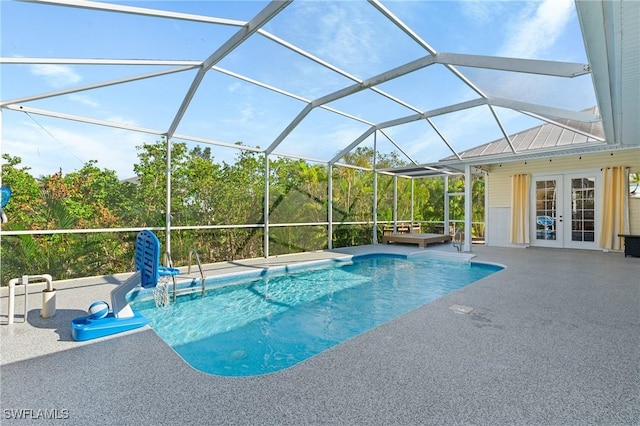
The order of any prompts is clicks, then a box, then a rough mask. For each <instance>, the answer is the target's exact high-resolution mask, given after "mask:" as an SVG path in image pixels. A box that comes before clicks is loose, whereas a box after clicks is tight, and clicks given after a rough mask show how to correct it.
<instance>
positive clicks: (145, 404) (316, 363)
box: [0, 245, 640, 425]
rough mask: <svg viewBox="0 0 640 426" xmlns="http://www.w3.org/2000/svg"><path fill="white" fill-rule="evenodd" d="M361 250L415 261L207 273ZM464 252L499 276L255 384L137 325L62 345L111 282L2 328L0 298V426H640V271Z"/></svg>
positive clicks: (604, 260)
mask: <svg viewBox="0 0 640 426" xmlns="http://www.w3.org/2000/svg"><path fill="white" fill-rule="evenodd" d="M442 248H445V249H449V246H447V247H444V246H443V247H440V249H442ZM370 249H374V250H380V249H384V250H393V251H396V252H416V251H421V250H424V249H416V248H415V247H405V246H393V247H391V246H381V245H379V246H369V247H361V248H355V249H349V250H336V251H335V252H333V253H327V252H315V253H306V254H303V255H289V256H281V257H277V258H271V259H257V260H252V261H239V262H230V263H225V264H219V265H218V266H216V268H218V269H219V270H223V271H227V272H228V271H230V270H237V268H240V269H242V268H256V267H258V268H259V267H262V265H263V264H264V262H267V263H270V264H282V263H283V262H284V263H290V262H297V261H300V259H303V260H304V261H309V260H316V259H320V258H324V257H326V256H329V257H334V256H340V255H341V254H342V253H350V252H359V251H362V250H364V251H367V250H370ZM429 249H432V248H429ZM429 249H427V250H429ZM436 249H437V247H436ZM454 251H455V250H454ZM473 254H475V255H476V258H475V260H478V261H486V262H494V263H500V264H504V265H506V266H507V269H505V270H503V271H501V272H499V273H496V274H493V275H491V276H489V277H487V278H485V279H483V280H480V281H478V282H476V283H474V284H471V285H469V286H467V287H465V288H463V289H461V290H458V291H456V292H453V293H451V294H449V295H447V296H445V297H442V298H441V299H438V300H436V301H434V302H432V303H429V304H427V305H425V306H423V307H421V308H419V309H416V310H415V311H412V312H410V313H408V314H406V315H403V316H401V317H399V318H397V319H395V320H393V321H391V322H389V323H387V324H384V325H382V326H380V327H377V328H375V329H373V330H371V331H369V332H366V333H364V334H362V335H360V336H358V337H356V338H354V339H352V340H350V341H347V342H345V343H343V344H340V345H338V346H336V347H334V348H332V349H330V350H327V351H325V352H323V353H321V354H319V355H317V356H315V357H313V358H311V359H309V360H307V361H305V362H302V363H300V364H298V365H296V366H294V367H292V368H290V369H287V370H284V371H281V372H277V373H273V374H269V375H265V376H258V377H247V378H226V377H217V376H211V375H207V374H204V373H201V372H198V371H196V370H194V369H192V368H191V367H190V366H189V365H187V364H186V363H184V362H183V361H182V359H181V358H180V357H179V356H178V355H177V354H176V353H175V352H173V350H172V349H171V348H169V347H168V346H167V345H166V344H164V342H162V340H160V338H158V337H157V336H156V335H155V333H154V332H153V331H152V330H150V329H148V328H147V327H145V328H143V329H140V330H139V331H133V332H129V333H124V334H120V335H116V336H113V337H110V338H104V339H97V340H93V341H88V342H74V341H73V340H72V339H71V330H70V321H71V319H72V318H74V317H76V316H80V315H84V314H85V310H86V307H87V306H88V304H89V303H90V302H91V301H93V300H96V299H103V300H108V297H109V292H110V290H111V289H112V288H113V286H114V285H115V282H114V280H111V281H112V282H107V281H109V280H96V279H92V280H89V279H87V280H78V281H75V282H73V283H71V282H70V283H65V282H55V283H54V284H55V287H56V288H57V289H58V292H57V313H56V315H55V316H54V317H53V318H49V319H43V318H41V317H40V316H39V313H40V296H39V294H32V295H31V296H30V303H29V311H28V313H27V318H26V321H24V322H23V319H22V315H21V313H22V297H19V298H18V299H17V302H16V314H17V316H16V323H15V324H12V325H7V324H6V319H7V317H6V314H7V310H6V305H7V299H6V296H5V297H2V298H0V338H1V340H0V345H1V346H0V373H1V374H0V392H1V393H0V409H1V410H2V411H1V412H0V416H1V418H2V424H3V425H4V424H13V423H15V424H30V423H33V424H39V425H44V424H69V425H71V424H77V425H87V424H100V425H102V424H137V425H160V424H162V425H164V424H242V425H246V424H252V425H253V424H268V425H280V424H283V425H284V424H286V425H288V424H291V425H301V424H336V425H356V424H357V425H361V424H368V425H369V424H380V425H395V424H400V425H415V424H487V425H517V424H526V425H566V424H605V425H618V424H620V425H623V424H640V258H632V257H627V258H625V257H624V256H623V254H621V253H602V252H599V251H578V250H557V249H537V248H529V249H505V248H495V247H486V246H473ZM78 285H79V286H78ZM4 290H6V289H4ZM32 291H33V290H32ZM2 294H3V295H4V293H2ZM456 307H470V308H473V310H472V311H471V312H470V313H468V314H464V313H460V312H461V311H460V310H459V309H456ZM452 308H453V309H452ZM18 417H23V419H18ZM24 417H27V419H26V420H25V419H24ZM47 417H57V419H55V418H54V419H51V420H46V418H47Z"/></svg>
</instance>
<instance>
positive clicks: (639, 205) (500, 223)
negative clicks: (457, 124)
mask: <svg viewBox="0 0 640 426" xmlns="http://www.w3.org/2000/svg"><path fill="white" fill-rule="evenodd" d="M608 166H627V167H630V168H631V169H630V173H640V149H635V150H627V151H613V152H603V153H596V154H583V155H582V156H580V155H573V156H568V157H556V158H552V159H549V158H546V159H539V160H527V161H526V162H525V161H523V160H521V161H517V162H510V163H502V164H492V165H490V166H487V167H483V169H485V170H488V172H489V178H488V179H487V181H488V184H489V188H488V190H487V192H488V204H489V210H488V212H487V244H488V245H494V246H512V244H510V243H509V229H510V220H511V219H510V218H511V176H512V175H514V174H516V173H530V174H543V173H544V174H553V173H559V174H566V173H573V172H580V171H582V170H593V169H596V168H597V169H600V168H602V167H608ZM629 221H630V223H629V225H630V231H631V233H632V234H640V198H630V199H629Z"/></svg>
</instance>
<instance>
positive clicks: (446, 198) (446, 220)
mask: <svg viewBox="0 0 640 426" xmlns="http://www.w3.org/2000/svg"><path fill="white" fill-rule="evenodd" d="M443 219H444V230H443V234H444V235H449V234H451V231H450V230H449V176H447V175H445V177H444V218H443Z"/></svg>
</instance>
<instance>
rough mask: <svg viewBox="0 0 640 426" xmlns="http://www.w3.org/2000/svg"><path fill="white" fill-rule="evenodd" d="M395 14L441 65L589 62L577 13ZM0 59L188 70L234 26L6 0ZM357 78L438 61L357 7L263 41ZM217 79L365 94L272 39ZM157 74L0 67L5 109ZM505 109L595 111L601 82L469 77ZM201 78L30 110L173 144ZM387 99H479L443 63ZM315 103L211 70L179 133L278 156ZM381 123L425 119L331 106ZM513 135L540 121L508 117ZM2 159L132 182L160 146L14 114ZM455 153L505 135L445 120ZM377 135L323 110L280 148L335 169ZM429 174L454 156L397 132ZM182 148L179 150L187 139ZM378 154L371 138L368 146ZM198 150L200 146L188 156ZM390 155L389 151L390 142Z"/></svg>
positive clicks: (224, 157)
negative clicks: (465, 57)
mask: <svg viewBox="0 0 640 426" xmlns="http://www.w3.org/2000/svg"><path fill="white" fill-rule="evenodd" d="M112 3H118V4H124V5H128V6H136V7H144V8H150V9H162V10H170V11H178V12H183V13H190V14H197V15H207V16H214V17H218V18H226V19H233V20H239V21H247V20H250V19H251V18H252V17H253V16H255V15H256V14H257V13H258V12H259V11H260V10H261V9H262V8H263V7H265V5H266V4H267V2H258V1H248V2H245V1H234V2H222V1H181V2H171V1H141V2H112ZM383 4H384V6H386V7H387V8H388V9H389V10H390V11H391V12H392V13H393V14H395V15H396V16H397V17H398V18H399V19H400V20H401V21H402V22H404V23H405V24H406V25H407V26H409V27H410V28H411V29H412V30H413V31H414V32H415V33H417V34H418V35H419V36H420V37H421V38H422V39H423V40H424V41H426V42H427V43H428V44H429V45H430V46H431V47H433V48H434V49H435V50H436V51H438V52H449V53H466V54H478V55H491V56H505V57H517V58H528V59H544V60H557V61H566V62H578V63H587V62H588V61H587V58H586V56H585V52H584V47H583V45H582V40H581V32H580V28H579V24H578V20H577V16H576V12H575V8H574V5H573V2H572V1H571V0H546V1H533V2H519V1H495V2H494V1H484V0H482V1H478V0H476V1H474V0H465V1H435V2H434V1H387V2H383ZM0 7H1V10H0V12H1V16H2V18H1V20H2V21H1V28H2V30H1V37H2V39H1V44H0V51H1V56H2V57H3V58H16V57H18V58H27V57H33V58H41V57H46V58H108V59H181V60H197V61H201V60H204V59H205V58H207V57H208V56H209V55H210V54H211V53H212V52H214V51H215V50H216V49H217V47H219V46H220V45H221V44H222V43H224V42H225V41H226V40H227V39H228V38H229V37H231V36H232V35H233V34H234V33H235V32H236V31H237V30H238V28H237V27H234V26H227V25H224V26H223V25H213V24H207V23H195V22H188V21H182V20H173V19H161V18H152V17H144V16H136V15H130V14H121V13H106V12H102V11H95V10H87V9H80V8H70V7H56V6H50V5H39V4H31V3H22V2H14V1H10V0H0ZM264 30H266V31H268V32H269V33H271V34H273V35H275V36H277V37H279V38H282V39H285V40H287V41H288V42H290V43H292V44H294V45H295V46H297V47H299V48H301V49H304V50H306V51H308V52H309V53H311V54H313V55H314V56H316V57H317V58H319V59H321V60H323V61H327V62H329V63H331V64H333V65H334V66H336V67H338V68H340V69H342V70H343V71H345V72H347V73H349V74H350V75H352V76H355V77H357V78H359V79H367V78H369V77H373V76H375V75H377V74H379V73H382V72H384V71H387V70H390V69H392V68H394V67H396V66H399V65H402V64H404V63H406V62H409V61H412V60H415V59H418V58H421V57H423V56H426V55H427V52H426V51H425V50H424V49H423V48H422V47H421V46H419V45H418V44H417V43H415V42H414V41H412V40H411V39H410V38H409V37H408V36H407V35H406V34H404V33H403V32H401V31H400V30H399V29H398V28H397V27H395V26H394V25H392V24H391V23H390V22H389V21H387V20H386V19H384V18H383V16H382V15H381V13H380V12H379V11H378V10H376V9H375V8H374V7H372V6H371V5H370V4H368V3H366V2H361V1H338V2H328V1H295V2H294V3H293V4H291V5H289V6H288V7H287V8H285V9H284V10H283V11H282V12H281V13H280V14H279V15H278V16H276V17H275V18H274V19H273V20H271V21H270V22H269V23H267V25H266V26H265V27H264ZM217 66H219V67H220V68H221V69H224V70H227V71H230V72H233V73H238V74H241V75H244V76H245V77H248V78H251V79H255V80H259V81H261V82H263V83H265V84H268V85H270V86H273V87H276V88H278V89H281V90H284V91H287V92H289V93H291V94H293V95H296V96H299V97H302V98H304V99H306V100H309V101H310V100H313V99H316V98H318V97H321V96H323V95H326V94H329V93H332V92H334V91H336V90H339V89H342V88H344V87H347V86H350V85H352V84H353V81H351V80H350V79H348V78H346V77H343V76H341V75H339V74H337V73H334V72H333V71H330V70H328V69H326V68H325V67H323V66H321V65H319V64H317V63H315V62H313V61H310V60H308V59H306V58H303V57H300V56H298V55H296V54H294V53H293V52H291V51H290V50H288V49H285V48H284V47H282V46H280V45H278V44H276V43H274V42H273V41H271V40H269V39H267V38H265V37H262V36H260V35H257V34H256V35H254V36H252V37H251V38H250V39H249V40H248V41H247V42H245V43H244V44H243V45H241V46H240V47H238V48H237V49H236V50H234V51H233V52H231V53H230V54H229V55H227V56H226V57H225V58H223V59H222V60H221V61H220V62H219V63H218V64H217ZM165 68H166V67H160V66H119V65H109V66H104V65H101V66H97V65H50V64H41V65H24V64H19V65H16V64H1V65H0V71H1V77H0V78H1V85H0V90H1V92H0V95H1V96H0V97H1V99H2V101H7V100H13V99H19V98H21V97H25V96H30V95H36V94H40V93H48V92H54V91H57V90H61V89H66V88H73V87H80V86H84V85H88V84H93V83H98V82H103V81H111V80H115V79H118V78H124V77H129V76H134V75H139V74H144V73H148V72H153V71H158V70H161V69H165ZM458 69H459V71H461V72H462V73H463V74H464V75H465V76H466V77H467V78H469V79H470V80H471V81H472V82H473V83H474V84H476V85H477V86H478V87H479V88H481V89H482V90H483V91H484V92H485V93H486V94H488V95H489V96H494V97H502V98H510V99H516V100H521V101H526V102H533V103H540V104H543V105H549V106H553V107H560V108H566V109H570V110H582V109H586V108H588V107H591V106H593V105H595V98H594V95H593V89H592V86H591V79H590V76H588V75H587V76H583V77H578V78H574V79H561V78H554V77H543V76H531V75H524V74H516V73H508V72H500V71H490V70H481V69H477V68H465V67H458ZM194 76H195V71H193V70H191V71H185V72H181V73H176V74H171V75H167V76H163V77H157V78H154V79H145V80H141V81H136V82H129V83H126V84H119V85H113V86H109V87H106V88H100V89H94V90H90V91H83V92H79V93H74V94H68V95H62V96H56V97H51V98H47V99H42V100H36V101H30V102H24V103H20V104H21V105H24V106H25V107H31V108H38V109H44V110H49V111H57V112H62V113H65V114H72V115H78V116H83V117H89V118H93V119H98V120H106V121H112V122H119V123H128V124H130V125H134V126H139V127H144V128H150V129H157V130H160V131H164V130H166V129H167V128H168V127H169V125H170V124H171V122H172V120H173V117H174V116H175V114H176V112H177V110H178V108H179V107H180V104H181V102H182V99H183V98H184V95H185V93H186V91H187V89H188V87H189V85H190V84H191V82H192V80H193V78H194ZM378 87H379V89H381V90H383V91H385V92H386V93H388V94H391V95H393V96H395V97H397V98H400V99H402V100H403V101H405V102H407V103H409V104H411V105H412V106H414V107H417V108H419V109H420V110H431V109H434V108H439V107H443V106H446V105H449V104H453V103H458V102H463V101H467V100H471V99H475V98H477V97H478V96H477V94H476V93H475V92H473V91H472V90H471V89H469V87H468V86H467V85H465V84H464V83H462V82H461V81H460V80H459V79H458V78H456V77H455V76H453V74H452V73H451V72H449V71H448V70H446V69H445V68H444V67H443V66H441V65H435V66H430V67H427V68H423V69H421V70H419V71H415V72H413V73H411V74H409V75H406V76H404V77H402V78H398V79H395V80H391V81H388V82H385V83H383V84H381V85H380V86H378ZM304 106H305V102H302V101H300V100H298V99H293V98H290V97H286V96H282V95H280V94H277V93H274V92H271V91H269V90H266V89H264V88H261V87H258V86H255V85H252V84H250V83H247V82H245V81H242V80H238V79H236V78H234V77H231V76H229V75H226V74H224V73H221V72H217V71H209V72H208V73H207V75H206V76H205V78H204V79H203V81H202V83H201V85H200V87H199V90H198V92H197V93H196V95H195V96H194V98H193V100H192V102H191V105H190V107H189V108H188V110H187V112H186V113H185V115H184V117H183V119H182V121H181V122H180V125H179V127H178V129H177V134H182V135H189V136H195V137H201V138H207V139H211V140H216V141H221V142H225V143H230V144H233V143H235V142H238V141H241V142H242V143H243V144H245V145H248V146H253V147H255V146H258V147H260V148H266V147H268V146H269V145H271V143H272V142H273V141H274V140H275V139H276V138H277V137H278V135H279V134H280V133H281V132H282V131H283V130H284V129H285V128H286V127H287V125H288V124H289V123H290V122H291V120H292V119H293V118H295V117H296V115H297V114H298V113H299V112H300V111H302V109H303V108H304ZM328 106H329V107H332V108H335V109H338V110H340V111H342V112H345V113H348V114H350V115H353V116H356V117H359V118H361V119H364V120H366V121H368V122H371V123H379V122H384V121H388V120H393V119H396V118H400V117H405V116H408V115H411V114H413V113H414V112H413V111H411V110H410V109H408V108H406V107H404V106H402V105H399V104H397V103H395V102H392V101H390V100H389V99H387V98H385V97H383V96H381V95H379V94H377V93H374V92H372V91H369V90H367V91H363V92H360V93H358V94H356V95H352V96H350V97H348V98H343V99H339V100H337V101H335V102H332V103H330V104H329V105H328ZM496 110H497V112H498V115H499V117H500V119H501V121H502V122H503V124H504V126H505V128H506V130H507V131H508V132H509V133H515V132H517V131H519V130H522V129H524V128H528V127H531V126H534V125H537V124H540V122H538V121H536V120H534V119H531V118H530V117H526V116H523V115H522V114H519V113H515V112H513V111H510V110H507V109H504V108H496ZM2 119H3V121H2V146H1V151H2V152H3V153H9V154H11V155H14V156H20V157H21V158H22V159H23V163H24V164H25V165H26V166H28V167H31V169H32V173H33V174H34V175H41V174H50V173H54V172H56V171H57V170H59V169H60V168H62V170H63V172H65V173H66V172H71V171H73V170H76V169H78V168H80V167H82V165H83V163H84V162H86V161H88V160H92V159H95V160H98V165H99V166H100V167H104V168H109V169H113V170H116V171H117V173H118V175H119V176H121V177H122V178H126V177H129V176H132V175H133V164H134V162H135V161H136V151H135V146H136V145H141V144H142V143H144V142H153V141H155V140H158V136H156V135H151V134H143V133H138V132H131V131H127V130H119V129H112V128H107V127H102V126H94V125H89V124H84V123H78V122H72V121H67V120H61V119H58V118H52V117H46V116H41V115H36V114H25V113H24V112H18V111H12V110H6V109H5V110H3V116H2ZM433 122H434V124H435V125H436V126H437V127H438V129H439V130H440V131H441V132H442V134H444V135H445V137H446V138H447V140H448V141H449V142H450V143H451V144H452V145H453V146H454V148H455V149H456V150H458V151H462V150H464V149H467V148H470V147H473V146H476V145H479V144H482V143H485V142H488V141H491V140H494V139H497V138H500V137H502V135H501V133H500V131H499V128H498V127H497V126H496V124H495V121H494V120H493V119H492V117H491V114H490V112H489V110H488V108H486V107H480V108H473V109H471V110H465V111H462V112H457V113H453V114H447V115H443V116H438V117H434V118H433ZM368 127H369V125H368V124H364V123H361V122H358V121H355V120H351V119H348V118H345V117H343V116H341V115H337V114H335V113H332V112H330V111H326V110H324V109H320V108H316V109H314V110H313V111H312V112H311V113H310V114H309V116H307V117H306V119H305V120H304V121H303V122H302V123H301V124H300V125H298V126H297V127H296V128H295V129H294V130H293V131H292V132H291V134H289V135H288V137H287V138H286V139H285V140H284V141H283V142H282V143H281V145H280V146H279V147H278V148H277V150H276V151H277V152H281V153H286V154H299V155H302V156H305V157H310V158H315V159H322V160H328V159H330V158H332V157H333V156H334V155H335V154H336V153H337V152H339V151H340V150H342V149H343V148H344V147H346V146H347V145H349V144H350V143H351V142H352V141H353V140H354V139H355V138H357V137H358V136H359V135H360V134H362V133H363V132H364V131H365V130H366V129H367V128H368ZM386 133H387V134H388V135H389V136H390V137H392V138H393V140H394V141H396V142H397V143H398V144H400V145H401V146H402V147H403V149H404V150H405V151H406V152H407V153H408V154H409V155H410V156H411V157H412V158H413V159H414V160H416V161H417V162H419V163H429V162H435V161H438V160H439V159H441V158H444V157H446V156H448V155H450V154H451V151H450V150H449V149H448V148H447V146H446V144H444V143H443V142H442V140H441V139H440V138H439V137H438V135H437V133H436V132H435V131H434V130H433V129H432V128H431V127H430V126H429V125H428V123H426V122H425V121H424V120H422V121H419V122H415V123H411V124H407V125H403V126H397V127H393V128H389V129H387V130H386ZM177 140H179V139H177ZM363 144H364V145H367V146H371V145H372V144H373V138H372V137H370V138H369V139H367V140H365V141H364V142H363ZM189 145H190V146H193V145H194V143H192V142H189ZM378 149H379V150H380V151H382V152H388V151H390V150H391V149H393V147H392V145H391V143H390V142H389V141H387V140H386V139H385V138H384V137H380V136H379V137H378ZM212 151H213V155H214V157H215V159H216V160H218V161H227V162H231V161H233V158H234V157H235V155H236V153H237V151H236V150H233V149H228V148H222V147H216V146H212Z"/></svg>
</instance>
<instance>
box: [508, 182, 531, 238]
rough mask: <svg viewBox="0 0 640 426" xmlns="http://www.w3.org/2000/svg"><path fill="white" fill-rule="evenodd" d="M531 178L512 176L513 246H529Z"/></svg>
mask: <svg viewBox="0 0 640 426" xmlns="http://www.w3.org/2000/svg"><path fill="white" fill-rule="evenodd" d="M530 186H531V176H530V175H528V174H520V175H513V176H511V236H510V239H509V241H511V243H512V244H529V203H530V202H529V187H530Z"/></svg>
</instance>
